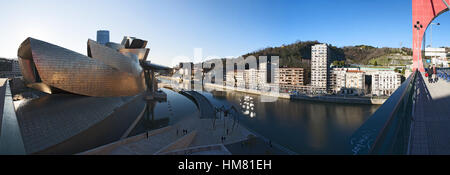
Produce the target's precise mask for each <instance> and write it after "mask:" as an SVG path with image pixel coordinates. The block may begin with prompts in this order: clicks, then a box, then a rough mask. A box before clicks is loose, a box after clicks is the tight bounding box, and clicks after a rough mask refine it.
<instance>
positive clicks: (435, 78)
mask: <svg viewBox="0 0 450 175" xmlns="http://www.w3.org/2000/svg"><path fill="white" fill-rule="evenodd" d="M433 79H434V81H433V82H434V83H437V81H438V78H437V74H436V64H433Z"/></svg>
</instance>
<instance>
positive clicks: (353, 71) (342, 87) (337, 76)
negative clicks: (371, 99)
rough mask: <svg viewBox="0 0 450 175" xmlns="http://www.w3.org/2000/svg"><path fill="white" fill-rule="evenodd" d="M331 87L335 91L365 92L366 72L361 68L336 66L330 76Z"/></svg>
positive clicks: (347, 92) (346, 92)
mask: <svg viewBox="0 0 450 175" xmlns="http://www.w3.org/2000/svg"><path fill="white" fill-rule="evenodd" d="M330 82H331V83H330V88H331V91H333V92H334V93H345V94H364V92H365V72H363V71H361V70H359V68H334V69H333V70H332V71H331V76H330Z"/></svg>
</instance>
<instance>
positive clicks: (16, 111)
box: [0, 30, 167, 155]
mask: <svg viewBox="0 0 450 175" xmlns="http://www.w3.org/2000/svg"><path fill="white" fill-rule="evenodd" d="M146 47H147V41H145V40H141V39H137V38H134V37H127V36H126V37H124V38H123V40H122V42H121V43H120V44H119V43H114V42H109V31H104V30H100V31H97V41H94V40H91V39H88V41H87V54H86V55H83V54H80V53H77V52H74V51H71V50H68V49H66V48H63V47H60V46H57V45H54V44H50V43H47V42H45V41H41V40H38V39H34V38H27V39H25V41H23V42H22V44H21V45H20V47H19V49H18V62H19V66H20V69H21V72H22V76H23V77H22V78H19V79H20V80H16V81H9V84H6V85H5V86H3V87H2V88H0V90H1V91H3V92H6V94H7V95H4V97H5V100H4V101H5V107H4V109H5V112H4V113H3V116H0V133H1V136H0V155H1V154H76V153H80V152H83V151H86V150H90V149H93V148H96V147H99V146H101V145H105V144H109V143H112V142H115V141H117V140H120V139H121V138H125V137H128V136H133V135H134V134H136V133H139V132H141V130H140V128H139V127H136V126H139V123H140V121H141V116H142V115H143V114H144V111H145V110H146V109H147V108H146V106H150V107H151V106H152V105H154V104H153V102H149V101H146V100H145V99H146V98H147V97H148V96H149V95H150V94H153V93H154V92H155V91H154V89H155V87H154V85H155V84H156V78H154V73H155V72H156V71H158V70H164V69H167V68H166V67H163V66H159V65H155V64H151V63H150V62H149V61H147V56H148V54H149V51H150V49H149V48H146ZM16 79H17V78H16ZM15 82H20V83H15ZM5 87H6V88H5ZM5 89H6V90H5ZM10 89H11V90H10ZM156 89H157V87H156ZM42 92H44V93H42ZM27 93H31V94H32V95H31V96H30V95H24V94H27ZM8 94H9V95H8ZM16 94H20V95H24V97H25V96H26V98H18V99H13V96H16Z"/></svg>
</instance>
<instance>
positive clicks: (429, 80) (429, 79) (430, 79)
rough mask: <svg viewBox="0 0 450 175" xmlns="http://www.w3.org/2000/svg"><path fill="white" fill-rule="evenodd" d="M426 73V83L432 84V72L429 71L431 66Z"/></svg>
mask: <svg viewBox="0 0 450 175" xmlns="http://www.w3.org/2000/svg"><path fill="white" fill-rule="evenodd" d="M427 73H428V83H432V78H431V77H432V75H433V71H432V70H431V66H428V70H427Z"/></svg>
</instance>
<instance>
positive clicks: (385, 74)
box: [372, 71, 402, 96]
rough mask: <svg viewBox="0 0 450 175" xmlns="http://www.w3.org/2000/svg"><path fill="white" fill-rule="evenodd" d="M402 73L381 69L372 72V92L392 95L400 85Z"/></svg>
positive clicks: (378, 94) (379, 94)
mask: <svg viewBox="0 0 450 175" xmlns="http://www.w3.org/2000/svg"><path fill="white" fill-rule="evenodd" d="M401 81H402V80H401V75H400V74H399V73H397V72H395V71H379V72H376V73H373V74H372V94H373V95H377V96H384V95H387V96H390V95H391V94H392V93H394V92H395V90H396V89H397V88H398V87H400V84H401Z"/></svg>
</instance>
